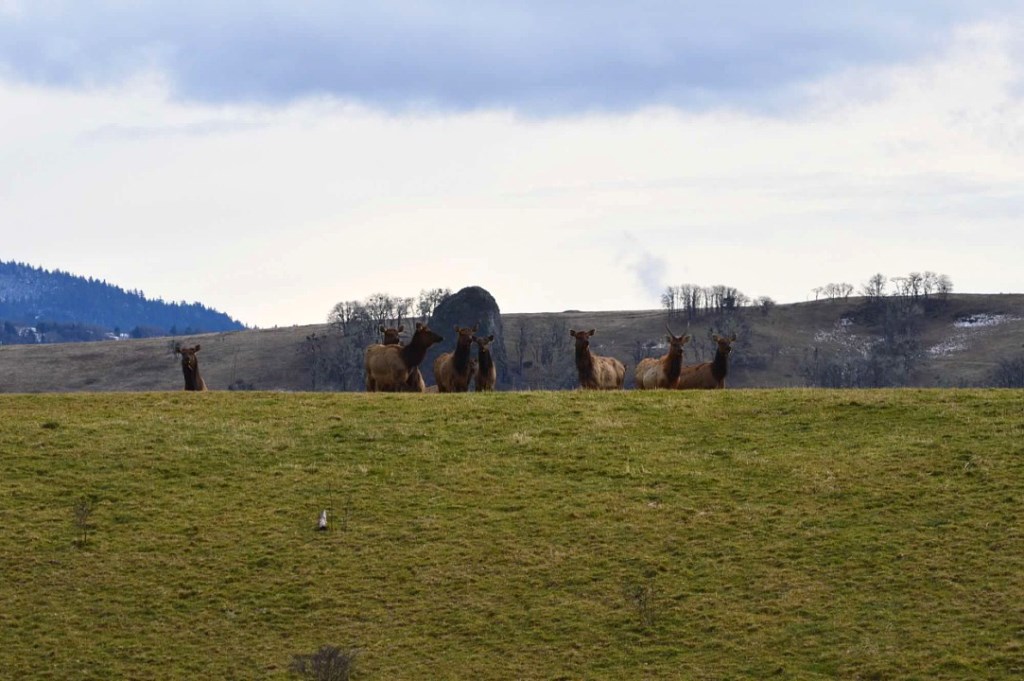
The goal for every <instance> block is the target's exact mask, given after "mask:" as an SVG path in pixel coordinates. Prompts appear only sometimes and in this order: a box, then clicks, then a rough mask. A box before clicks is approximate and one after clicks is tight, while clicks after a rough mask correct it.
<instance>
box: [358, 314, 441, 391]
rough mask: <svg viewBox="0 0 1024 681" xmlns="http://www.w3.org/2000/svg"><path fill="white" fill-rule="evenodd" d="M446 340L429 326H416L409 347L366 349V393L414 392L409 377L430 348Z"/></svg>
mask: <svg viewBox="0 0 1024 681" xmlns="http://www.w3.org/2000/svg"><path fill="white" fill-rule="evenodd" d="M442 340H444V338H442V337H441V336H439V335H437V334H436V333H434V332H433V331H431V330H430V328H429V327H428V326H427V325H426V324H420V323H419V322H417V323H416V331H415V332H414V333H413V335H412V340H410V341H409V344H408V345H399V344H393V345H371V346H370V347H368V348H366V391H367V392H411V391H412V390H413V389H412V388H410V387H409V375H410V374H411V373H412V371H413V369H417V368H418V367H419V365H420V362H422V361H423V358H424V357H425V356H426V354H427V349H428V348H429V347H430V346H431V345H433V344H434V343H440V342H441V341H442Z"/></svg>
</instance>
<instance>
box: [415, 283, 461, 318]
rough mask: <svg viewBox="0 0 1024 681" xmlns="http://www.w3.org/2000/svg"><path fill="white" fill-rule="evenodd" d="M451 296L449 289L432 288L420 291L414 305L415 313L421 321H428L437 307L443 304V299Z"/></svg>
mask: <svg viewBox="0 0 1024 681" xmlns="http://www.w3.org/2000/svg"><path fill="white" fill-rule="evenodd" d="M451 294H452V290H451V289H449V288H432V289H429V290H428V289H423V290H422V291H420V297H419V300H418V301H417V303H416V311H417V312H419V314H420V317H421V318H423V320H427V319H430V317H431V316H432V315H433V314H434V310H436V309H437V306H438V305H440V304H441V303H442V302H444V299H445V298H447V297H448V296H450V295H451Z"/></svg>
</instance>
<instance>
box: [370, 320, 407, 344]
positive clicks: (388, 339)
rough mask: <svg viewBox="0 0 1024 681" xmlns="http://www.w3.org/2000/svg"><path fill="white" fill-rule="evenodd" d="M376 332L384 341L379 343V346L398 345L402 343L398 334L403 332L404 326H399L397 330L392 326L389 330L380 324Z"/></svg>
mask: <svg viewBox="0 0 1024 681" xmlns="http://www.w3.org/2000/svg"><path fill="white" fill-rule="evenodd" d="M377 331H379V332H380V335H381V336H383V337H384V340H382V341H381V342H380V344H381V345H399V344H401V342H402V338H401V336H400V335H399V334H401V333H402V332H403V331H405V325H404V324H399V325H398V328H395V327H393V326H392V327H390V328H389V327H385V326H384V325H383V324H381V325H380V326H379V327H378V328H377Z"/></svg>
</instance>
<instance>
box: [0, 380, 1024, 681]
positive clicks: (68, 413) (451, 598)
mask: <svg viewBox="0 0 1024 681" xmlns="http://www.w3.org/2000/svg"><path fill="white" fill-rule="evenodd" d="M1022 413H1024V394H1022V393H1021V392H1020V391H995V390H993V391H974V390H960V391H954V390H951V391H941V390H913V391H911V390H885V391H861V390H847V391H821V390H778V391H746V390H733V391H724V392H720V391H715V392H690V393H674V392H673V393H668V392H659V393H637V392H629V393H617V394H593V393H590V394H588V393H582V392H558V393H551V392H532V393H514V394H510V393H504V394H481V395H477V394H469V395H432V396H420V395H366V394H308V393H307V394H280V393H277V394H272V393H260V392H254V393H227V392H220V393H204V394H197V393H190V394H186V393H181V392H173V393H162V394H161V393H142V394H78V395H19V396H0V414H3V420H4V422H3V427H2V428H0V452H2V457H3V459H2V460H3V471H4V473H3V476H2V477H0V526H2V527H3V532H0V574H2V576H3V579H2V580H0V641H2V642H3V644H2V646H0V669H2V670H3V673H2V674H0V676H4V677H5V678H60V679H63V678H76V679H110V678H155V679H162V678H166V679H180V678H239V679H243V678H244V679H262V678H282V679H283V678H288V670H287V668H288V665H289V663H290V662H291V660H292V658H293V656H294V655H297V654H307V653H311V652H313V651H315V650H317V649H318V648H319V647H320V646H321V645H324V644H330V645H335V646H338V647H340V648H343V649H346V650H354V651H356V652H357V668H358V677H357V678H361V679H371V678H372V679H424V678H439V679H469V678H472V679H508V678H538V679H541V678H543V679H553V678H566V679H569V678H572V679H577V678H609V679H620V678H645V679H678V678H689V679H720V678H747V679H763V678H768V677H775V678H801V679H814V678H820V679H833V678H851V679H852V678H864V679H872V678H873V679H882V678H927V679H964V678H988V679H1017V678H1021V676H1022V675H1024V605H1022V604H1024V537H1022V527H1024V518H1022V511H1021V509H1022V508H1024V504H1022V502H1024V496H1022V495H1024V492H1022V490H1024V419H1022V417H1021V414H1022ZM324 508H326V509H328V511H329V519H330V525H329V529H328V531H327V532H323V533H320V532H317V531H316V530H315V529H314V527H315V523H316V518H317V514H318V513H319V511H320V510H321V509H324Z"/></svg>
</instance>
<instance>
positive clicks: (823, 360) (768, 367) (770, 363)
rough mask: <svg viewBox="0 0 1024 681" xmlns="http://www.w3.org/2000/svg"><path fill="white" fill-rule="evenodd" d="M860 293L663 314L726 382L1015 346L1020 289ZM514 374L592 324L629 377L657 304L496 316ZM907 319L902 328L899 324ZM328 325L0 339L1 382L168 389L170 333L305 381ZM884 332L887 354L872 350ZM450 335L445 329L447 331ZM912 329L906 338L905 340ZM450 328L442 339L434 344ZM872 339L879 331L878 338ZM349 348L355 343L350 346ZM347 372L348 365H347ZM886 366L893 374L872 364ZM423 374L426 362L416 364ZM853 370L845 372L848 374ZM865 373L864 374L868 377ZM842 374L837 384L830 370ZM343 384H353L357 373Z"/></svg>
mask: <svg viewBox="0 0 1024 681" xmlns="http://www.w3.org/2000/svg"><path fill="white" fill-rule="evenodd" d="M868 312H869V310H868V308H866V306H865V301H863V300H862V299H851V300H846V301H821V302H809V303H800V304H794V305H779V306H777V307H775V308H773V309H771V310H770V311H768V312H767V314H763V313H762V312H761V311H760V310H757V309H744V310H742V312H740V313H737V314H733V315H731V316H728V317H725V318H720V317H706V318H700V319H696V320H694V321H692V322H690V324H689V325H687V323H686V321H685V320H680V319H672V320H671V321H670V324H671V326H672V329H673V331H676V332H677V333H682V332H683V330H685V329H688V332H689V333H690V334H692V335H693V336H694V340H693V341H691V343H690V344H688V345H687V347H686V361H687V362H688V363H695V362H697V361H705V360H708V359H710V353H711V345H710V341H709V334H710V332H711V330H712V329H714V330H716V331H722V332H727V333H728V332H732V331H735V332H736V333H737V335H738V337H739V340H738V342H737V343H736V345H735V350H734V352H733V359H732V368H731V375H730V377H729V381H728V385H729V386H730V387H787V386H807V385H826V386H830V387H851V384H850V383H849V381H851V380H852V379H854V378H858V377H860V378H863V377H864V376H865V372H870V371H877V372H882V375H881V378H890V377H895V378H899V379H900V382H898V383H896V382H895V381H894V382H892V383H889V384H883V385H891V384H896V385H905V386H918V387H959V386H978V385H990V384H991V375H992V373H993V371H995V370H996V369H997V368H998V367H999V366H1000V362H1006V361H1010V360H1014V359H1017V358H1020V357H1022V356H1024V295H954V296H950V298H949V299H948V300H946V301H943V302H942V304H941V305H934V306H931V307H928V308H925V307H921V308H920V309H918V311H917V312H915V313H914V316H913V318H912V319H910V321H907V320H903V322H901V323H904V324H906V325H907V328H905V329H903V333H904V335H906V334H911V333H912V336H906V337H904V336H901V335H900V334H899V333H897V332H896V331H892V330H891V329H888V330H887V325H888V326H891V325H892V323H891V320H889V321H886V320H884V319H883V320H881V321H878V320H877V319H874V318H873V317H872V316H871V315H870V314H868ZM501 318H502V324H503V327H504V329H505V338H503V339H501V340H502V341H503V342H504V344H505V351H506V355H507V357H508V359H509V362H510V363H511V364H512V366H511V367H510V372H511V374H512V377H513V379H512V383H511V384H506V385H504V386H503V387H504V388H506V389H507V388H514V389H544V388H570V387H573V386H574V385H575V373H574V367H573V360H572V345H571V338H569V333H568V330H569V328H585V329H588V330H589V329H591V328H594V329H597V335H596V336H595V338H594V349H595V351H596V352H598V353H602V354H611V355H615V356H617V357H619V358H620V359H622V360H623V361H624V362H625V363H626V364H627V367H628V370H627V386H631V385H632V367H634V366H635V365H636V360H637V357H638V356H643V355H645V354H652V355H657V354H659V353H660V352H662V351H663V350H662V349H660V348H659V347H657V346H653V347H647V345H649V344H651V343H657V342H661V341H663V339H664V335H665V323H666V313H665V312H664V311H659V310H646V311H625V312H563V313H538V314H506V315H502V317H501ZM911 327H912V328H911ZM329 333H330V331H329V329H328V327H327V326H326V325H311V326H301V327H289V328H280V329H269V330H245V331H235V332H228V333H215V334H206V335H200V336H191V337H186V338H176V339H171V338H151V339H141V340H130V341H120V342H99V343H78V344H62V345H48V346H4V347H0V375H2V376H3V377H4V381H3V384H2V385H0V391H2V392H51V391H53V392H60V391H117V390H132V391H145V390H177V389H180V388H181V387H182V376H181V370H180V367H179V365H178V363H177V361H176V359H175V356H174V354H173V347H174V343H175V342H186V343H193V342H200V343H201V344H202V347H203V349H202V351H201V353H200V368H201V371H202V374H203V376H204V377H205V379H206V381H207V384H208V385H210V386H211V388H212V389H215V390H216V389H220V390H224V389H227V388H229V387H231V386H234V387H241V388H255V389H259V390H311V389H314V388H315V387H319V386H317V384H316V383H315V381H314V377H313V374H312V371H311V368H310V356H309V352H308V351H309V348H308V346H307V338H308V337H309V336H311V335H314V334H316V335H318V336H324V335H326V334H329ZM886 333H889V334H890V335H891V336H892V338H893V339H894V340H892V341H891V344H892V345H893V347H895V348H896V349H897V350H898V351H906V352H907V353H911V355H910V356H911V357H912V360H907V359H906V358H905V357H901V356H899V355H898V354H893V355H885V356H881V357H880V358H879V357H878V356H875V355H873V354H872V353H874V352H875V351H874V350H872V349H871V348H872V347H882V346H879V345H878V344H879V343H883V341H884V339H885V337H886ZM449 335H450V334H449ZM907 338H911V339H912V340H908V339H907ZM450 341H451V339H450V338H449V339H446V343H447V342H450ZM883 345H884V343H883ZM357 350H358V349H357ZM356 370H357V371H358V365H357V368H356ZM885 371H891V372H892V373H891V374H887V373H884V372H885ZM424 373H425V375H426V377H427V382H428V383H432V375H431V374H430V370H429V367H428V368H427V371H425V372H424ZM851 377H852V378H851ZM868 377H869V378H870V377H871V376H870V375H869V376H868ZM844 380H846V381H848V382H847V383H846V384H844V383H843V382H842V381H844ZM353 382H354V385H357V386H358V385H360V384H361V379H360V377H359V376H358V375H356V376H355V377H354V381H353Z"/></svg>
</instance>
